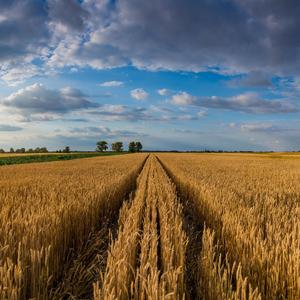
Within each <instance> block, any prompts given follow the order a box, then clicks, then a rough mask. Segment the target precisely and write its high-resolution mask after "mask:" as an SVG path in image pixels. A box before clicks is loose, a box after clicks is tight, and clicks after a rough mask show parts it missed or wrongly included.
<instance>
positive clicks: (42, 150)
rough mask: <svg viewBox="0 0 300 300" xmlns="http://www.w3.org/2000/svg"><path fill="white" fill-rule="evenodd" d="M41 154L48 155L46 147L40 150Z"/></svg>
mask: <svg viewBox="0 0 300 300" xmlns="http://www.w3.org/2000/svg"><path fill="white" fill-rule="evenodd" d="M40 152H41V153H48V149H47V148H46V147H42V148H40Z"/></svg>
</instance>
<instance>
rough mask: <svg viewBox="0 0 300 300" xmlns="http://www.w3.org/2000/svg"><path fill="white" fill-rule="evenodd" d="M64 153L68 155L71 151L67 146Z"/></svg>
mask: <svg viewBox="0 0 300 300" xmlns="http://www.w3.org/2000/svg"><path fill="white" fill-rule="evenodd" d="M63 152H64V153H70V152H71V150H70V147H69V146H66V148H65V149H64V150H63Z"/></svg>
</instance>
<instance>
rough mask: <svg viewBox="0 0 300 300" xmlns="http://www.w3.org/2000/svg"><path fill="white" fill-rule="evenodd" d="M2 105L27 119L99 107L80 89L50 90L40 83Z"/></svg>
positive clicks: (24, 89)
mask: <svg viewBox="0 0 300 300" xmlns="http://www.w3.org/2000/svg"><path fill="white" fill-rule="evenodd" d="M1 104H2V105H3V106H4V107H5V108H7V109H10V110H11V111H13V112H16V113H18V114H20V115H23V116H26V117H30V116H31V115H41V114H48V113H56V114H63V113H67V112H70V111H73V110H78V109H85V108H90V107H97V106H98V105H97V104H96V103H94V102H91V101H89V100H87V99H86V96H85V95H84V94H83V93H82V92H81V91H80V90H78V89H74V88H71V87H65V88H62V89H60V90H50V89H47V88H46V87H45V86H44V85H42V84H38V83H35V84H33V85H30V86H27V87H25V88H22V89H19V90H18V91H17V92H15V93H12V94H11V95H9V96H8V97H6V98H5V99H4V100H3V101H2V103H1Z"/></svg>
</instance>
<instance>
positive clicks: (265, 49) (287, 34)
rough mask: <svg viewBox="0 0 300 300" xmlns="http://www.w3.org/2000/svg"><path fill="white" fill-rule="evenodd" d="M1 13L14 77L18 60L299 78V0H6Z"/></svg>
mask: <svg viewBox="0 0 300 300" xmlns="http://www.w3.org/2000/svg"><path fill="white" fill-rule="evenodd" d="M0 12H1V13H0V62H1V71H2V72H4V73H6V72H10V73H11V75H10V76H12V74H13V73H14V72H11V69H13V68H14V67H17V66H16V65H14V62H16V61H18V63H19V64H21V65H22V64H23V65H24V64H25V65H34V64H35V61H36V60H38V61H39V63H40V64H42V65H44V66H46V67H49V68H60V67H65V66H70V67H72V66H77V67H86V66H89V67H92V68H95V69H102V68H112V67H120V66H124V65H132V66H135V67H138V68H146V69H150V70H161V69H166V70H183V71H202V70H213V71H215V72H221V73H225V74H227V73H231V74H234V73H247V72H250V71H254V72H256V71H258V72H261V71H263V72H267V73H273V74H277V75H295V74H298V75H299V65H300V53H299V46H300V37H299V34H298V30H299V28H300V18H299V15H300V2H299V1H298V0H285V1H276V2H275V3H274V0H266V1H260V0H251V1H242V0H228V1H206V0H200V1H199V0H191V1H181V0H166V1H160V0H153V1H151V3H148V2H145V1H138V0H128V1H108V0H106V1H98V0H85V1H76V0H68V1H67V0H61V1H59V0H48V1H45V2H44V1H34V0H16V1H8V2H7V1H6V2H5V1H2V2H1V4H0ZM137 45H138V46H137ZM34 74H35V72H33V73H32V75H34ZM28 76H29V74H28ZM3 80H6V78H5V77H4V78H3ZM254 81H255V80H254ZM254 83H255V82H253V80H252V79H246V81H245V84H254ZM256 84H259V85H260V84H267V82H266V81H265V82H264V81H260V82H256Z"/></svg>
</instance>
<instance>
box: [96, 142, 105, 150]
mask: <svg viewBox="0 0 300 300" xmlns="http://www.w3.org/2000/svg"><path fill="white" fill-rule="evenodd" d="M107 149H108V144H107V142H106V141H99V142H98V143H97V149H96V151H97V152H103V151H106V150H107Z"/></svg>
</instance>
